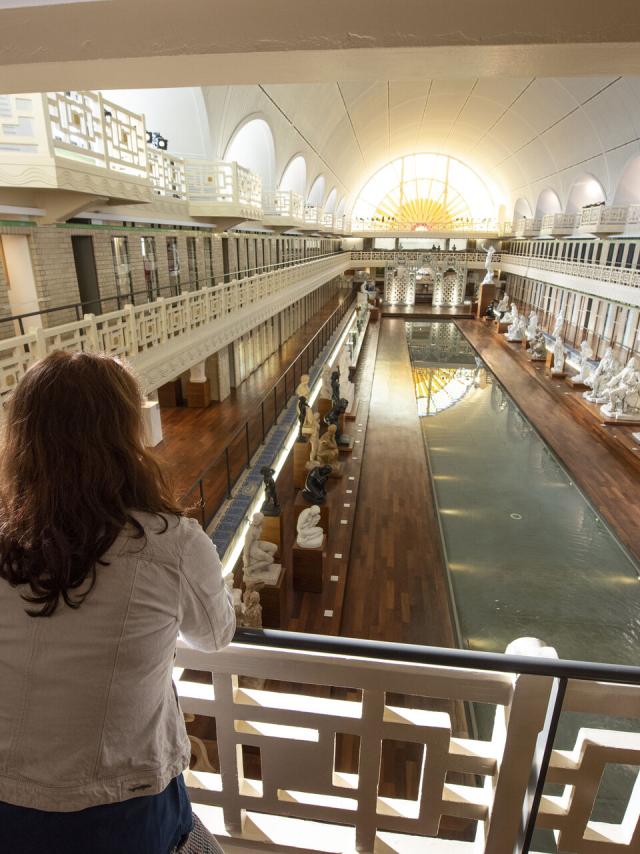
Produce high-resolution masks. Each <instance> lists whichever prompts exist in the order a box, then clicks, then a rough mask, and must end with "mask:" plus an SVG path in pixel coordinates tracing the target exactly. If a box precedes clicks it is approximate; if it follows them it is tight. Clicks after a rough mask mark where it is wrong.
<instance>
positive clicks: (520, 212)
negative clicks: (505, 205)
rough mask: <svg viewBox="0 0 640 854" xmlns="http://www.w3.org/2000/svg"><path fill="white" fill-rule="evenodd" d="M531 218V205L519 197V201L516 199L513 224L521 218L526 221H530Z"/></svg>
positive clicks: (522, 197)
mask: <svg viewBox="0 0 640 854" xmlns="http://www.w3.org/2000/svg"><path fill="white" fill-rule="evenodd" d="M532 216H533V214H532V211H531V205H530V204H529V202H528V201H527V200H526V199H525V198H524V196H521V197H520V198H519V199H516V203H515V205H514V206H513V222H515V221H516V220H518V219H522V218H523V217H527V219H531V218H532Z"/></svg>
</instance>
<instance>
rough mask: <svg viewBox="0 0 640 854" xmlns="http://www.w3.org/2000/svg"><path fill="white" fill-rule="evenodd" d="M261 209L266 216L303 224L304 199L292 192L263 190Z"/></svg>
mask: <svg viewBox="0 0 640 854" xmlns="http://www.w3.org/2000/svg"><path fill="white" fill-rule="evenodd" d="M262 209H263V211H264V213H265V214H266V215H267V216H280V217H282V218H283V219H295V220H299V221H300V222H304V199H303V198H302V196H301V195H300V194H299V193H294V192H293V191H292V190H263V191H262Z"/></svg>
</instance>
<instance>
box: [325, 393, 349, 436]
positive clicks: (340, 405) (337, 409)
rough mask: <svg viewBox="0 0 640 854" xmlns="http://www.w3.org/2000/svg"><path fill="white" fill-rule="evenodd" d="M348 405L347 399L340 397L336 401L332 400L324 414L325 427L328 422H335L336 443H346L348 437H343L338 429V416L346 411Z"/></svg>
mask: <svg viewBox="0 0 640 854" xmlns="http://www.w3.org/2000/svg"><path fill="white" fill-rule="evenodd" d="M348 405H349V401H348V400H347V398H346V397H341V398H340V399H339V400H338V401H337V402H336V401H334V402H333V407H332V408H331V409H330V410H329V412H327V414H326V415H325V416H324V423H325V424H326V425H327V427H328V426H329V425H330V424H335V426H336V442H337V444H338V445H348V444H349V439H347V438H345V437H343V435H342V431H341V430H340V416H341V415H344V413H345V412H346V411H347V406H348Z"/></svg>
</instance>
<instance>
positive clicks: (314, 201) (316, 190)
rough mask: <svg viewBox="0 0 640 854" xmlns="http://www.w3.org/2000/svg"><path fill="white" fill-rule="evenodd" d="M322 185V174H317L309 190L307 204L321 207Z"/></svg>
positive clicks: (323, 183)
mask: <svg viewBox="0 0 640 854" xmlns="http://www.w3.org/2000/svg"><path fill="white" fill-rule="evenodd" d="M324 187H325V180H324V175H318V177H317V178H316V180H315V181H314V182H313V186H312V187H311V190H310V191H309V198H308V199H307V204H308V205H316V207H322V200H323V199H324Z"/></svg>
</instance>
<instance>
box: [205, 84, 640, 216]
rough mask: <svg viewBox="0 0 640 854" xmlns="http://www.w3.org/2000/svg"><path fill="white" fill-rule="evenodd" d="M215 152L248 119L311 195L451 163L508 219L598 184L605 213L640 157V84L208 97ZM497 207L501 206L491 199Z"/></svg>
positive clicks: (346, 88) (255, 89)
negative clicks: (428, 160) (378, 174)
mask: <svg viewBox="0 0 640 854" xmlns="http://www.w3.org/2000/svg"><path fill="white" fill-rule="evenodd" d="M203 91H204V96H205V103H206V104H207V109H208V112H209V117H210V124H211V128H212V132H213V133H214V135H215V136H216V137H218V139H219V143H221V144H219V145H218V147H219V148H220V149H222V148H224V141H225V140H226V139H227V138H228V137H229V136H230V135H231V134H232V133H233V130H234V128H235V127H236V125H237V124H238V123H239V122H240V121H242V119H243V118H244V117H245V116H246V114H247V112H256V113H259V114H262V115H264V117H265V118H266V119H267V121H268V122H269V123H270V124H271V127H272V130H273V133H274V137H275V144H276V158H277V162H278V170H279V174H282V171H283V170H284V168H285V166H286V164H287V163H288V162H289V160H290V159H291V157H292V156H293V155H294V154H297V153H303V154H304V156H305V158H306V160H307V164H308V168H307V181H308V184H307V189H309V188H310V186H311V184H312V183H313V182H314V180H315V179H316V177H317V176H318V175H320V174H324V175H325V179H326V181H325V183H326V186H327V188H330V187H331V186H333V185H334V184H335V185H336V186H337V188H338V196H339V197H340V196H341V194H342V193H345V194H346V195H347V196H348V197H349V201H351V202H352V201H353V199H354V198H355V196H356V195H357V193H358V192H359V190H360V188H361V187H362V185H363V184H364V183H365V181H366V180H367V178H368V177H370V176H371V175H372V174H373V173H374V172H375V171H376V170H378V169H379V168H381V167H382V166H384V165H385V164H386V163H388V162H389V161H390V160H393V159H394V158H396V157H399V156H401V155H403V154H408V153H413V152H436V153H442V154H449V155H452V156H454V157H457V158H458V159H460V160H462V161H464V162H465V163H467V164H468V165H469V166H470V167H471V168H473V169H474V170H475V171H476V172H478V174H479V175H480V176H481V177H483V178H484V179H486V180H488V181H489V182H491V183H493V185H494V186H495V188H496V194H497V195H498V196H502V199H501V200H503V201H504V202H505V203H506V205H507V209H508V210H507V213H508V216H509V217H510V216H511V212H512V210H513V204H514V203H515V201H516V199H518V198H519V197H524V198H526V199H527V200H528V201H529V204H530V206H531V209H532V210H535V209H536V203H537V199H538V196H539V194H540V193H541V192H542V191H544V190H545V189H547V188H550V189H552V190H554V191H555V192H556V193H557V195H558V197H559V199H560V203H561V205H562V206H563V207H564V206H565V205H566V201H567V198H568V196H569V193H570V190H571V187H572V186H573V184H574V183H575V181H576V180H579V179H580V178H582V177H584V175H585V174H588V175H592V176H594V177H595V178H596V179H597V180H598V181H599V182H600V183H601V184H602V187H603V189H604V192H605V194H606V197H607V200H608V201H609V202H610V203H611V202H612V201H613V198H614V195H615V194H616V189H617V184H618V180H619V178H620V175H621V174H622V172H623V170H624V167H625V165H626V164H627V163H628V161H629V160H631V159H632V158H633V157H635V156H636V155H638V154H640V77H614V76H608V77H567V78H526V79H525V78H517V79H515V78H499V77H498V78H496V77H493V78H490V79H488V78H487V79H473V80H457V79H455V80H453V79H452V80H439V79H437V80H426V81H424V82H415V81H412V82H397V81H372V82H370V83H362V82H359V83H353V82H344V81H341V82H336V83H318V84H300V85H295V84H291V85H284V84H278V85H270V86H269V85H263V86H244V87H233V86H231V87H207V88H205V89H204V90H203ZM499 201H500V199H499Z"/></svg>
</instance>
